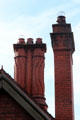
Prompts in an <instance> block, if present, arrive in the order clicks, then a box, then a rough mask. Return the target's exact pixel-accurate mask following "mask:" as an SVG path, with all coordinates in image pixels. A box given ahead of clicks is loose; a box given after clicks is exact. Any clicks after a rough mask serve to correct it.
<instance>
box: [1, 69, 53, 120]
mask: <svg viewBox="0 0 80 120" xmlns="http://www.w3.org/2000/svg"><path fill="white" fill-rule="evenodd" d="M1 88H3V89H4V90H5V91H6V92H7V93H8V94H9V95H10V96H11V97H12V98H14V99H15V100H16V102H17V103H18V104H19V105H20V106H21V107H22V108H24V110H25V111H27V112H28V113H29V114H30V115H31V116H32V117H33V118H34V119H35V120H44V119H45V120H54V118H53V117H52V116H51V115H50V114H49V113H48V112H45V111H43V110H42V109H41V108H40V107H39V106H38V105H37V104H36V103H35V102H34V101H33V100H32V99H31V98H30V97H29V96H28V95H27V94H26V93H25V92H24V91H23V90H22V89H21V88H20V87H19V86H18V84H17V83H16V82H15V80H14V79H13V78H12V77H11V76H10V75H9V74H8V73H6V72H5V71H4V70H3V69H1V70H0V90H1Z"/></svg>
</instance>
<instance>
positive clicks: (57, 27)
mask: <svg viewBox="0 0 80 120" xmlns="http://www.w3.org/2000/svg"><path fill="white" fill-rule="evenodd" d="M64 19H65V17H64V16H59V17H58V20H57V22H58V24H54V25H52V28H53V33H51V40H52V47H53V51H54V66H55V113H56V120H74V106H73V81H72V80H73V79H72V53H73V52H74V40H73V33H72V31H71V25H70V24H66V20H64Z"/></svg>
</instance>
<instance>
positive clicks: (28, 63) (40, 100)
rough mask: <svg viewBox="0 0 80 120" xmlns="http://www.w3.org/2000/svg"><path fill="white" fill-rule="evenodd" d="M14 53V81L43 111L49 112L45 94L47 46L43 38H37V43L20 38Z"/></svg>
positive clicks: (30, 39) (15, 45)
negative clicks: (45, 55)
mask: <svg viewBox="0 0 80 120" xmlns="http://www.w3.org/2000/svg"><path fill="white" fill-rule="evenodd" d="M14 52H15V69H14V79H15V80H16V82H17V83H18V84H19V85H20V86H21V87H22V88H23V89H24V90H25V91H26V92H27V94H28V95H29V96H30V97H32V99H34V101H35V102H36V103H37V104H38V105H39V106H40V107H41V108H42V109H44V110H47V105H46V102H45V94H44V92H45V87H44V65H45V62H44V59H45V57H44V54H45V52H46V44H44V43H42V39H41V38H37V39H36V43H33V39H32V38H28V39H27V43H25V41H24V39H23V38H20V39H19V40H18V43H17V44H14Z"/></svg>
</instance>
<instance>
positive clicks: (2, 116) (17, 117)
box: [0, 90, 34, 120]
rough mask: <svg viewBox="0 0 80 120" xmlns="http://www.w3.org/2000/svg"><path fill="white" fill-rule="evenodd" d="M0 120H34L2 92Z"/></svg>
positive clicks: (0, 93) (0, 92)
mask: <svg viewBox="0 0 80 120" xmlns="http://www.w3.org/2000/svg"><path fill="white" fill-rule="evenodd" d="M0 120H34V119H33V118H32V117H31V116H30V115H29V114H28V113H27V112H25V110H24V109H23V108H22V107H21V106H20V105H19V104H18V103H17V102H16V101H15V100H14V99H13V98H12V97H11V96H9V94H8V93H6V92H5V91H4V90H0Z"/></svg>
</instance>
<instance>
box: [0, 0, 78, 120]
mask: <svg viewBox="0 0 80 120" xmlns="http://www.w3.org/2000/svg"><path fill="white" fill-rule="evenodd" d="M60 11H64V12H65V15H66V19H67V22H68V23H71V25H72V31H73V32H74V40H75V49H76V51H75V53H74V56H73V74H74V78H73V79H74V106H75V120H80V76H79V75H80V0H69V1H68V0H55V1H54V0H0V66H1V65H3V67H4V69H5V70H6V71H7V72H8V73H9V74H10V75H11V76H12V77H13V73H14V59H13V57H14V52H13V43H16V42H17V39H18V38H19V36H20V35H24V37H25V40H26V39H27V38H28V37H32V38H34V40H35V39H36V38H37V37H41V38H43V42H45V43H46V44H47V53H46V64H45V91H46V93H45V94H46V97H47V104H48V106H49V109H48V110H49V112H50V113H51V114H52V115H53V116H54V115H55V113H54V74H53V69H54V64H53V53H52V48H51V40H50V34H49V33H50V32H52V24H54V23H56V17H57V15H58V12H60Z"/></svg>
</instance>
